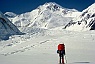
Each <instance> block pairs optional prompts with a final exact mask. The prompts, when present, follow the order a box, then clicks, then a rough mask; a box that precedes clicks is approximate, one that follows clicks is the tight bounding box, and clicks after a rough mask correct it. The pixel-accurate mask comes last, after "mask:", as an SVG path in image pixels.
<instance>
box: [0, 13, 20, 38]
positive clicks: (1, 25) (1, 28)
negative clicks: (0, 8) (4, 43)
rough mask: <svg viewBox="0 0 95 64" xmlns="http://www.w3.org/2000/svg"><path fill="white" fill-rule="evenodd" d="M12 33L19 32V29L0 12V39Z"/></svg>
mask: <svg viewBox="0 0 95 64" xmlns="http://www.w3.org/2000/svg"><path fill="white" fill-rule="evenodd" d="M13 34H20V31H19V30H18V29H17V27H16V26H15V25H14V24H12V22H10V21H9V20H8V19H7V18H6V17H5V16H4V15H3V13H2V12H0V39H8V37H9V36H10V35H13Z"/></svg>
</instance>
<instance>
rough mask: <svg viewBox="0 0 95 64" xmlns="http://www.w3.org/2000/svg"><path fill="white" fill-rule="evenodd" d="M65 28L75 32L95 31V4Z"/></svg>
mask: <svg viewBox="0 0 95 64" xmlns="http://www.w3.org/2000/svg"><path fill="white" fill-rule="evenodd" d="M65 28H66V29H67V30H74V31H85V30H95V3H94V4H92V5H91V6H89V7H88V8H87V9H85V10H83V11H82V13H81V14H80V15H79V16H78V17H77V18H74V19H73V20H72V21H70V22H69V23H68V24H67V25H66V26H65Z"/></svg>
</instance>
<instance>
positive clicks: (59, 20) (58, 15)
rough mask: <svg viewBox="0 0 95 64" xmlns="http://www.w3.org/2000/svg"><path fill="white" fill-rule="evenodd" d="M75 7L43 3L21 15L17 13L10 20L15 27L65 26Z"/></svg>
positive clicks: (47, 27)
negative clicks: (68, 7) (69, 7)
mask: <svg viewBox="0 0 95 64" xmlns="http://www.w3.org/2000/svg"><path fill="white" fill-rule="evenodd" d="M74 12H78V11H77V10H75V9H67V8H63V7H61V6H60V5H58V4H56V3H52V2H50V3H45V4H44V5H40V6H39V7H38V8H37V9H35V10H33V11H31V12H27V13H24V14H21V15H17V16H16V17H14V18H11V19H10V20H11V21H12V22H13V23H14V24H15V25H16V26H17V27H23V28H24V27H39V28H45V29H51V28H55V27H59V26H65V25H66V24H67V23H68V22H69V21H70V20H71V19H72V18H71V17H74Z"/></svg>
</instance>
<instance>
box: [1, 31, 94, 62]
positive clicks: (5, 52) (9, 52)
mask: <svg viewBox="0 0 95 64" xmlns="http://www.w3.org/2000/svg"><path fill="white" fill-rule="evenodd" d="M94 42H95V31H87V32H72V31H66V30H61V29H60V30H44V31H42V32H39V33H35V34H32V33H29V34H25V35H14V36H11V37H10V39H9V40H7V41H1V42H0V54H1V55H0V63H1V64H26V63H27V64H38V63H39V64H50V63H53V64H58V54H57V53H56V51H57V45H58V44H59V43H64V44H65V47H66V58H65V59H66V60H67V64H94V63H95V43H94Z"/></svg>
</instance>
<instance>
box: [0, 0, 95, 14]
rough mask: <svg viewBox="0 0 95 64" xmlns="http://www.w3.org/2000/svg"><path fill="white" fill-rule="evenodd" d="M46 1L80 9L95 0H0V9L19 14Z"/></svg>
mask: <svg viewBox="0 0 95 64" xmlns="http://www.w3.org/2000/svg"><path fill="white" fill-rule="evenodd" d="M46 2H55V3H57V4H59V5H61V6H62V7H65V8H70V9H72V8H74V9H77V10H78V11H82V10H84V9H85V8H87V7H88V6H90V5H91V4H93V3H95V0H0V11H1V12H3V13H5V12H14V13H16V14H21V13H25V12H30V11H32V10H34V9H36V8H37V7H38V6H39V5H43V4H45V3H46Z"/></svg>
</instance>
